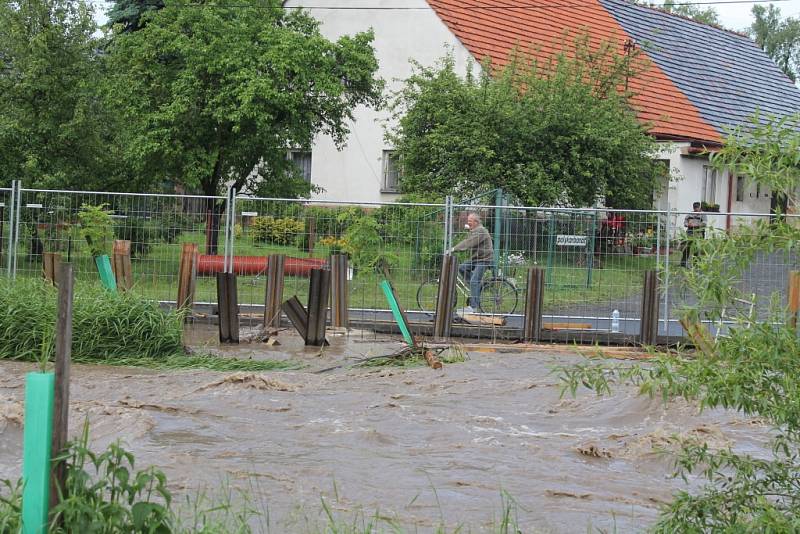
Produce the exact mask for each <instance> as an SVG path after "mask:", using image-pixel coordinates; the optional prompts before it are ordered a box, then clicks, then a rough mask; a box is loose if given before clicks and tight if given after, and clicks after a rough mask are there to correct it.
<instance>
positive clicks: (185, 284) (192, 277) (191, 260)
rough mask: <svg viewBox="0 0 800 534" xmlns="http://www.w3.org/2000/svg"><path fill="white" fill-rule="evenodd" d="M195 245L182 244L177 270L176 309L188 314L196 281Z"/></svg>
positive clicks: (196, 255)
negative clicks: (185, 311) (184, 310)
mask: <svg viewBox="0 0 800 534" xmlns="http://www.w3.org/2000/svg"><path fill="white" fill-rule="evenodd" d="M197 258H198V252H197V245H196V244H195V243H184V244H183V248H182V249H181V263H180V267H179V268H178V300H177V301H176V307H177V309H179V310H181V309H186V310H187V311H188V312H189V313H191V311H192V306H193V305H194V290H195V285H196V281H197Z"/></svg>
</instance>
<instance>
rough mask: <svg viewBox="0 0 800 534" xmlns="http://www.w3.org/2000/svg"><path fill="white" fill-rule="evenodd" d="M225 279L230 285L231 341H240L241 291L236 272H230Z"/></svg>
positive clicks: (229, 318) (229, 316)
mask: <svg viewBox="0 0 800 534" xmlns="http://www.w3.org/2000/svg"><path fill="white" fill-rule="evenodd" d="M225 281H226V284H227V286H228V291H227V293H228V313H227V315H228V325H229V329H230V336H229V340H230V342H231V343H239V293H238V291H237V287H236V273H228V274H227V276H226V277H225Z"/></svg>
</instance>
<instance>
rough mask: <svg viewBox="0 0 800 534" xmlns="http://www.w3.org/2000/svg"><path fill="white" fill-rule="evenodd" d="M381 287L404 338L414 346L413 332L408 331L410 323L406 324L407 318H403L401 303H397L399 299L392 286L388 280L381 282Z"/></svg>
mask: <svg viewBox="0 0 800 534" xmlns="http://www.w3.org/2000/svg"><path fill="white" fill-rule="evenodd" d="M381 289H383V294H384V295H386V300H387V301H388V302H389V308H391V309H392V315H394V320H395V322H396V323H397V326H399V327H400V332H402V334H403V339H405V341H406V343H408V344H409V345H412V346H413V345H414V338H413V337H411V332H409V331H408V325H407V324H406V321H405V319H403V314H402V313H400V305H399V304H397V301H396V300H395V298H394V293H392V286H391V285H390V284H389V281H388V280H384V281H382V282H381Z"/></svg>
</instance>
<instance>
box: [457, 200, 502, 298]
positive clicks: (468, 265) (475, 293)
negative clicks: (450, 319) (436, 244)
mask: <svg viewBox="0 0 800 534" xmlns="http://www.w3.org/2000/svg"><path fill="white" fill-rule="evenodd" d="M466 228H467V229H468V230H469V234H468V235H467V237H466V238H465V239H464V240H463V241H461V242H460V243H459V244H457V245H456V246H454V247H453V248H451V249H450V250H448V251H446V253H447V254H452V253H453V252H458V251H460V250H469V251H470V259H469V260H468V261H465V262H463V263H461V264H460V265H459V266H458V272H459V273H461V276H462V277H463V278H464V282H466V283H467V284H468V285H469V302H468V305H467V307H466V308H464V313H475V311H476V310H477V309H478V307H479V306H480V301H481V281H482V280H483V273H484V272H486V269H491V268H494V244H493V243H492V236H491V235H489V231H488V230H487V229H486V228H484V227H483V225H482V224H481V218H480V216H478V214H477V213H474V212H473V213H470V214H469V215H468V216H467V225H466Z"/></svg>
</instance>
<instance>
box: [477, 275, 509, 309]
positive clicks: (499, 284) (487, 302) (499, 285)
mask: <svg viewBox="0 0 800 534" xmlns="http://www.w3.org/2000/svg"><path fill="white" fill-rule="evenodd" d="M518 299H519V295H518V292H517V288H516V287H514V285H513V284H512V283H511V282H509V281H508V280H503V279H502V278H492V279H490V280H486V281H485V282H483V284H481V299H480V307H481V313H488V314H491V315H511V314H512V313H514V312H515V311H516V309H517V300H518Z"/></svg>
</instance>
